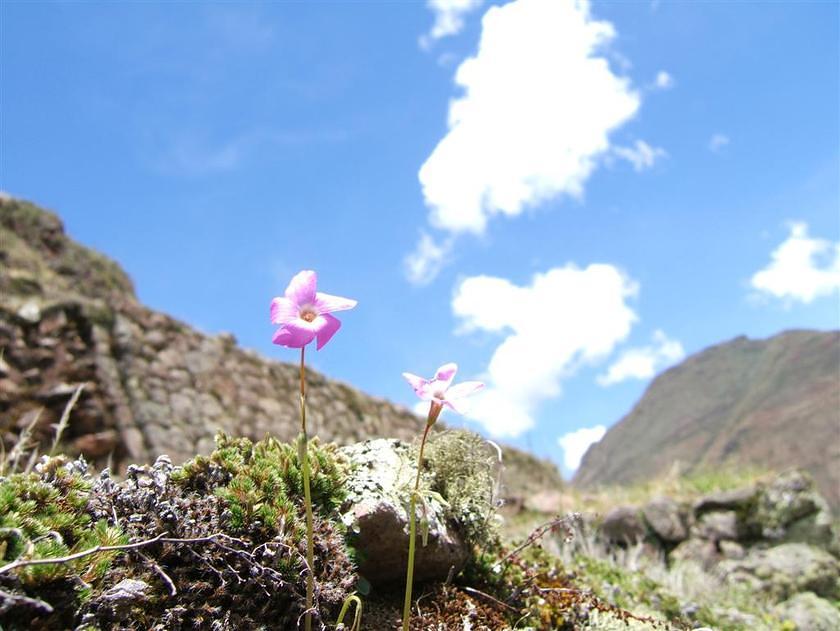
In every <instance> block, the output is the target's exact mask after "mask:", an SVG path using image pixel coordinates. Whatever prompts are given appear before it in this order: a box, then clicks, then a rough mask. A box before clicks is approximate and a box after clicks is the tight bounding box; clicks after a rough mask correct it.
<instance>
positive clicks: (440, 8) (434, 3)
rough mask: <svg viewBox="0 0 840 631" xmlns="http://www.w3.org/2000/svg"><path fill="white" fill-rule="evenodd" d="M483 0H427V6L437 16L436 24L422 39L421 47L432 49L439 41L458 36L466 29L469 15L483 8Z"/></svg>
mask: <svg viewBox="0 0 840 631" xmlns="http://www.w3.org/2000/svg"><path fill="white" fill-rule="evenodd" d="M482 2H483V0H427V2H426V5H427V6H428V7H429V9H431V11H432V12H433V13H434V14H435V23H434V24H433V25H432V28H431V30H429V32H428V33H426V34H425V35H423V36H421V37H420V46H421V47H423V48H430V47H431V45H432V44H433V43H434V42H435V41H436V40H439V39H442V38H444V37H447V36H449V35H457V34H458V33H460V32H461V29H463V28H464V18H465V17H466V16H467V14H469V13H471V12H472V11H474V10H476V9H477V8H478V7H480V6H481V4H482Z"/></svg>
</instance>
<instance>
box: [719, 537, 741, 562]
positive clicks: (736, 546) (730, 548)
mask: <svg viewBox="0 0 840 631" xmlns="http://www.w3.org/2000/svg"><path fill="white" fill-rule="evenodd" d="M717 547H718V549H720V553H721V555H722V556H723V558H725V559H743V558H744V557H745V556H747V551H746V550H745V549H744V546H742V545H741V544H740V543H738V542H737V541H726V540H724V541H719V542H718V546H717Z"/></svg>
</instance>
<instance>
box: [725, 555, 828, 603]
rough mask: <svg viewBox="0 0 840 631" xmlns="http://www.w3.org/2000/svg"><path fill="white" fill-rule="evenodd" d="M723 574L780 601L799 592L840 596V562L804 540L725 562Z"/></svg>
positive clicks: (733, 580) (732, 580)
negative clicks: (803, 541)
mask: <svg viewBox="0 0 840 631" xmlns="http://www.w3.org/2000/svg"><path fill="white" fill-rule="evenodd" d="M719 570H720V574H721V576H722V577H723V578H724V579H725V580H726V581H729V582H731V583H745V584H747V585H748V586H749V587H750V588H752V589H755V590H758V591H761V592H764V593H767V594H769V595H770V596H771V597H773V598H775V599H777V600H783V599H786V598H790V597H791V596H792V595H794V594H796V593H797V592H804V591H812V592H814V593H815V594H817V595H819V596H825V597H827V598H837V597H838V596H840V563H839V562H838V561H837V559H835V558H834V557H833V556H831V555H830V554H829V553H828V552H826V551H824V550H821V549H819V548H816V547H814V546H809V545H806V544H804V543H784V544H781V545H778V546H775V547H772V548H768V549H766V550H757V549H753V550H750V552H749V553H748V554H747V556H746V557H744V558H743V559H741V560H737V561H735V560H733V561H723V562H722V563H721V564H720V566H719Z"/></svg>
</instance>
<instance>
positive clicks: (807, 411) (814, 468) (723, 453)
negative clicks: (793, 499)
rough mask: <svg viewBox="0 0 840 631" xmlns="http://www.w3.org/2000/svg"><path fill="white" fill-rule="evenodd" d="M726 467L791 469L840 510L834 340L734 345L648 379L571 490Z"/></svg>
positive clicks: (839, 358) (838, 350)
mask: <svg viewBox="0 0 840 631" xmlns="http://www.w3.org/2000/svg"><path fill="white" fill-rule="evenodd" d="M675 462H679V463H680V466H681V468H682V469H683V470H685V471H691V470H697V469H701V468H710V467H715V466H718V465H721V464H725V463H733V464H739V465H755V466H758V467H769V468H772V469H783V468H787V467H792V466H800V467H803V468H805V469H807V470H808V471H810V472H811V474H812V475H813V476H814V478H815V479H816V481H817V484H818V486H819V487H820V489H821V491H822V493H823V494H825V495H826V496H827V497H828V499H829V501H830V502H831V503H832V505H833V506H835V507H837V506H840V332H838V331H832V332H818V331H788V332H784V333H781V334H779V335H776V336H774V337H772V338H769V339H766V340H750V339H747V338H746V337H738V338H736V339H734V340H731V341H729V342H726V343H723V344H720V345H717V346H713V347H711V348H708V349H706V350H705V351H702V352H700V353H698V354H696V355H693V356H692V357H689V358H688V359H686V360H685V361H683V362H682V363H680V364H679V365H677V366H675V367H673V368H671V369H670V370H667V371H665V372H664V373H663V374H662V375H660V376H659V377H657V378H656V379H655V380H654V381H653V382H652V383H651V385H650V387H649V388H648V389H647V391H646V392H645V394H644V396H643V397H642V399H641V400H640V401H639V402H638V403H637V404H636V406H635V407H634V408H633V409H632V410H631V412H630V413H629V414H628V415H627V416H625V417H624V418H623V419H621V421H619V422H618V423H617V424H616V425H615V426H613V427H612V428H611V429H610V430H609V431H608V432H607V434H606V435H605V436H604V438H603V439H602V440H601V441H600V442H599V443H597V444H595V445H593V446H592V447H591V448H590V449H589V450H588V451H587V453H586V455H585V456H584V458H583V461H582V463H581V466H580V468H579V469H578V471H577V473H576V474H575V477H574V482H575V484H576V485H579V486H582V487H591V486H594V485H605V484H625V483H630V482H636V481H640V480H645V479H649V478H651V477H655V476H657V475H660V474H663V473H665V472H667V471H668V470H669V469H670V468H671V467H672V466H673V464H674V463H675Z"/></svg>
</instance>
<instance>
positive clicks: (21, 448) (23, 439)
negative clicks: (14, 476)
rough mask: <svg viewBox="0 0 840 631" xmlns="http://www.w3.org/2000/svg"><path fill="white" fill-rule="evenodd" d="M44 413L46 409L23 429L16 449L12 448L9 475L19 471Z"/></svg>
mask: <svg viewBox="0 0 840 631" xmlns="http://www.w3.org/2000/svg"><path fill="white" fill-rule="evenodd" d="M43 412H44V408H41V409H40V410H38V413H37V414H36V415H35V418H33V419H32V422H30V423H29V425H27V426H26V427H24V428H23V431H22V432H21V433H20V436H18V440H17V442H16V443H15V445H14V447H12V451H10V452H9V461H10V463H11V464H10V465H9V473H14V472H16V471H17V468H18V462H19V461H20V458H21V456H23V454H24V452H25V451H26V449H27V447H28V443H29V437H30V436H32V430H33V429H34V427H35V425H37V423H38V420H39V419H40V418H41V414H42V413H43Z"/></svg>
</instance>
